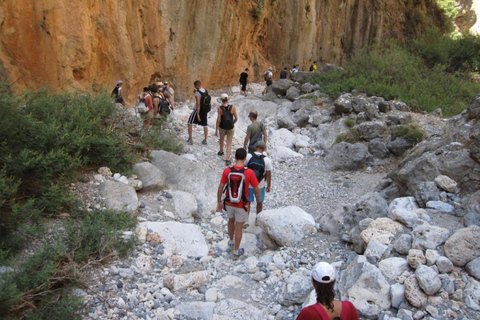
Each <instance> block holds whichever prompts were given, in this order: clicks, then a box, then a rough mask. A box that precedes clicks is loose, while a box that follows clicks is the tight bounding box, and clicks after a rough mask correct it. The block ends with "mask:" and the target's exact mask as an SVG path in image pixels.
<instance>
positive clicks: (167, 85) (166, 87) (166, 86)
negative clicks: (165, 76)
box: [163, 81, 175, 109]
mask: <svg viewBox="0 0 480 320" xmlns="http://www.w3.org/2000/svg"><path fill="white" fill-rule="evenodd" d="M163 86H164V87H163V91H164V92H168V93H169V94H170V97H171V100H172V102H171V103H170V105H171V106H172V109H175V107H174V96H175V90H173V88H172V87H171V86H170V85H169V84H168V82H167V81H165V82H163Z"/></svg>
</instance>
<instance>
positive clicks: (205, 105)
mask: <svg viewBox="0 0 480 320" xmlns="http://www.w3.org/2000/svg"><path fill="white" fill-rule="evenodd" d="M204 90H205V92H201V91H200V90H197V92H198V93H200V95H201V97H200V113H203V114H205V113H209V112H210V110H212V103H211V102H212V97H210V95H209V94H208V91H207V89H204Z"/></svg>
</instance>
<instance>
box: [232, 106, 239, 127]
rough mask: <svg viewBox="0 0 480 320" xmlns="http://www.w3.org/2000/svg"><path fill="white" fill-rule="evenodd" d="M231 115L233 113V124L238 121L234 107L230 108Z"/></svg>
mask: <svg viewBox="0 0 480 320" xmlns="http://www.w3.org/2000/svg"><path fill="white" fill-rule="evenodd" d="M232 113H233V118H234V119H233V124H235V123H236V122H237V121H238V114H237V108H235V106H232Z"/></svg>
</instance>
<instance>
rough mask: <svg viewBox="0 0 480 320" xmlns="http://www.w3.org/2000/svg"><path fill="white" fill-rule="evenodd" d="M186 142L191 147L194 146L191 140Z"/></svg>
mask: <svg viewBox="0 0 480 320" xmlns="http://www.w3.org/2000/svg"><path fill="white" fill-rule="evenodd" d="M185 142H186V143H188V144H189V145H191V146H192V145H193V141H192V140H190V139H187V140H185Z"/></svg>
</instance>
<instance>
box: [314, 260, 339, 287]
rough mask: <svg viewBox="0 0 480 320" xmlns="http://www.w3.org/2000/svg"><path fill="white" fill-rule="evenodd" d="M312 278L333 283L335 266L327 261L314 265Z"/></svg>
mask: <svg viewBox="0 0 480 320" xmlns="http://www.w3.org/2000/svg"><path fill="white" fill-rule="evenodd" d="M312 278H313V279H314V280H315V281H317V282H320V283H331V282H332V281H334V280H335V268H334V267H332V265H331V264H329V263H326V262H319V263H317V264H316V265H314V266H313V269H312Z"/></svg>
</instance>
